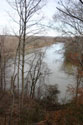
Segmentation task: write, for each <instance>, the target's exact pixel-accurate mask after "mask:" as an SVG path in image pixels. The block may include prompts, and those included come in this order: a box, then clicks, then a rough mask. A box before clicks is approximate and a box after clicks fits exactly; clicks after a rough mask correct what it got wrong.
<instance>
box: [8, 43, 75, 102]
mask: <svg viewBox="0 0 83 125" xmlns="http://www.w3.org/2000/svg"><path fill="white" fill-rule="evenodd" d="M43 50H46V53H45V57H44V62H45V63H46V64H47V66H48V68H49V69H50V72H51V74H50V75H49V77H48V79H46V84H51V85H54V84H57V85H58V89H59V90H60V94H59V99H60V100H61V99H62V98H67V91H66V90H67V86H68V84H74V83H75V78H74V76H72V75H69V74H67V73H66V72H65V71H64V68H63V64H64V51H65V49H64V43H61V42H60V43H56V44H53V45H51V46H49V47H44V48H42V51H43ZM31 56H32V54H29V55H27V56H26V57H25V58H26V59H27V58H29V57H31ZM10 62H11V61H10ZM28 68H29V67H28V65H27V64H26V63H25V72H26V70H27V69H28ZM12 69H13V67H12Z"/></svg>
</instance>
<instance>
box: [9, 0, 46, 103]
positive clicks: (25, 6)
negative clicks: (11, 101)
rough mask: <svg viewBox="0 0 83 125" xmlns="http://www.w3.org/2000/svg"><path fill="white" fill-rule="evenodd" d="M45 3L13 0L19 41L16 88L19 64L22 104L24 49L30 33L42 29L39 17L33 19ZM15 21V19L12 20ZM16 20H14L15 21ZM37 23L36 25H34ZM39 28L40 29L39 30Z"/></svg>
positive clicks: (32, 0)
mask: <svg viewBox="0 0 83 125" xmlns="http://www.w3.org/2000/svg"><path fill="white" fill-rule="evenodd" d="M8 2H9V4H10V5H11V6H12V3H11V2H10V1H9V0H8ZM44 5H45V3H44V1H42V0H29V1H28V0H14V1H13V6H12V8H14V10H16V12H17V15H18V17H19V23H18V24H19V35H18V36H19V43H18V48H17V53H19V54H18V55H19V61H18V88H19V68H20V67H19V64H20V65H21V74H22V105H23V98H24V86H25V85H24V84H25V83H24V79H25V75H24V74H25V73H24V69H25V65H24V63H25V49H26V44H28V43H29V42H31V40H30V37H31V35H34V34H38V33H39V32H41V31H42V28H39V22H41V18H40V19H39V20H38V19H37V21H34V20H35V19H34V18H35V17H36V16H37V15H38V14H37V13H38V12H39V11H40V10H41V9H42V7H43V6H44ZM14 21H15V20H14ZM15 22H16V21H15ZM36 25H37V27H36ZM40 29H41V30H40ZM20 55H21V57H22V58H21V61H22V62H21V63H20Z"/></svg>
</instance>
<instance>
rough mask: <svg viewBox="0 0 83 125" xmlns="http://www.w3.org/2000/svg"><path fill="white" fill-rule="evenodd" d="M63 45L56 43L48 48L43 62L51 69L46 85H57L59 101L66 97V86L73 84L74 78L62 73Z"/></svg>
mask: <svg viewBox="0 0 83 125" xmlns="http://www.w3.org/2000/svg"><path fill="white" fill-rule="evenodd" d="M64 51H65V49H64V43H56V44H53V45H51V46H50V47H48V49H47V51H46V56H45V61H46V63H47V65H48V67H49V68H50V69H51V72H52V74H50V76H49V79H48V81H47V84H57V85H58V89H59V90H60V95H59V99H60V100H61V99H62V98H68V97H67V91H66V90H67V86H68V84H74V83H75V78H74V76H72V75H69V74H67V73H66V72H65V71H64V68H63V64H64Z"/></svg>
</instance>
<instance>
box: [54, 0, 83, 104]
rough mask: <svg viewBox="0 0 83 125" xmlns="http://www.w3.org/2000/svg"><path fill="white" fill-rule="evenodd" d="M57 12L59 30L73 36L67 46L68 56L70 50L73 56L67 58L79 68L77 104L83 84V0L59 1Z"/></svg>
mask: <svg viewBox="0 0 83 125" xmlns="http://www.w3.org/2000/svg"><path fill="white" fill-rule="evenodd" d="M78 4H79V6H78ZM57 10H58V13H57V14H55V15H54V20H55V21H56V20H58V22H59V23H60V25H59V24H58V25H57V26H58V27H57V29H58V30H60V32H62V34H63V35H65V36H70V37H71V36H72V39H71V43H70V42H69V43H68V45H67V46H65V47H66V51H65V53H66V54H67V53H68V50H69V53H70V54H72V55H71V57H69V58H68V56H67V58H68V60H71V63H72V64H74V65H76V67H77V71H76V72H75V75H76V79H77V83H76V103H77V97H78V88H79V87H80V85H82V83H83V81H82V80H83V2H82V0H79V1H73V0H71V1H70V0H67V1H62V0H59V7H57ZM71 50H72V52H71ZM75 54H77V55H75Z"/></svg>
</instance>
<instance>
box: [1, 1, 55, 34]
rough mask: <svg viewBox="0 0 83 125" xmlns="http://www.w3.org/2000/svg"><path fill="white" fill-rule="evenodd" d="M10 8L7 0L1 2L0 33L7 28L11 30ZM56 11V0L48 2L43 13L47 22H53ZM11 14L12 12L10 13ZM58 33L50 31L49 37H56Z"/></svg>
mask: <svg viewBox="0 0 83 125" xmlns="http://www.w3.org/2000/svg"><path fill="white" fill-rule="evenodd" d="M10 10H11V9H10V6H9V5H8V3H7V2H6V0H0V32H2V29H3V28H6V29H7V30H9V31H10V29H11V23H10V22H11V20H10V17H9V15H8V13H7V12H8V11H10ZM55 11H56V0H48V2H47V5H46V7H44V9H43V12H44V14H45V16H46V19H47V21H49V20H52V17H53V15H54V13H55ZM10 13H11V12H10ZM56 34H57V33H55V31H53V30H51V29H49V30H48V35H50V36H55V35H56Z"/></svg>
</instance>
